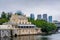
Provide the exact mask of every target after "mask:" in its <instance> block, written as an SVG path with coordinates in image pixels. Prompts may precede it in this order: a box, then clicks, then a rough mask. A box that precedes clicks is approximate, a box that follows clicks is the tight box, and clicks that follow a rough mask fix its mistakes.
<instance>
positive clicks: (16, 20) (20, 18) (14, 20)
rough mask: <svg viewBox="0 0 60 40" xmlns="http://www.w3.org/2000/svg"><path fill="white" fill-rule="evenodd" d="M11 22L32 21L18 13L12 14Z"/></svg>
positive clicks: (25, 22)
mask: <svg viewBox="0 0 60 40" xmlns="http://www.w3.org/2000/svg"><path fill="white" fill-rule="evenodd" d="M10 22H13V23H16V24H31V22H28V19H27V17H26V16H25V15H23V16H22V15H19V16H18V15H17V14H14V15H12V17H11V18H10Z"/></svg>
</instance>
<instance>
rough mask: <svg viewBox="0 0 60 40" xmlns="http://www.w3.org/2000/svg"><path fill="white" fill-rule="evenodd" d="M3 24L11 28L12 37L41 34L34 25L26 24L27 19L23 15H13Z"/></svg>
mask: <svg viewBox="0 0 60 40" xmlns="http://www.w3.org/2000/svg"><path fill="white" fill-rule="evenodd" d="M3 24H4V25H11V26H12V28H13V31H12V32H13V33H12V35H29V34H39V33H42V32H41V28H37V27H36V26H35V25H34V24H31V22H28V19H27V17H26V16H25V15H17V14H13V15H12V17H11V18H10V21H9V22H6V23H3ZM7 29H8V27H7ZM9 31H10V30H9ZM4 33H5V32H4ZM8 33H9V32H8ZM9 35H10V33H9Z"/></svg>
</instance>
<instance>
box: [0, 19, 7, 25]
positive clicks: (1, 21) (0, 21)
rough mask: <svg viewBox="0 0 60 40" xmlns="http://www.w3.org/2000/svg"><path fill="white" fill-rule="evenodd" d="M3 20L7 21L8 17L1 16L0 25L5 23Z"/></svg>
mask: <svg viewBox="0 0 60 40" xmlns="http://www.w3.org/2000/svg"><path fill="white" fill-rule="evenodd" d="M5 22H8V19H6V18H1V19H0V25H1V24H3V23H5Z"/></svg>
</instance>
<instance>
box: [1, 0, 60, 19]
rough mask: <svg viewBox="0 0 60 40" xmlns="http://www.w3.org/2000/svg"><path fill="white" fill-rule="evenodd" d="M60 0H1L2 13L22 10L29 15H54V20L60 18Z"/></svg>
mask: <svg viewBox="0 0 60 40" xmlns="http://www.w3.org/2000/svg"><path fill="white" fill-rule="evenodd" d="M59 4H60V0H0V13H1V12H2V11H5V12H13V13H14V12H16V11H17V10H21V11H22V12H23V13H24V14H26V15H27V16H29V15H30V13H34V14H35V17H36V16H37V15H38V14H48V16H50V15H52V16H53V20H60V18H59V17H60V5H59Z"/></svg>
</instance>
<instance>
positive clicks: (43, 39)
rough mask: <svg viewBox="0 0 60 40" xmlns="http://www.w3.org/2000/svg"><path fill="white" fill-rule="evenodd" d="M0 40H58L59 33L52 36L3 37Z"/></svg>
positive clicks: (59, 38) (59, 39)
mask: <svg viewBox="0 0 60 40" xmlns="http://www.w3.org/2000/svg"><path fill="white" fill-rule="evenodd" d="M0 40H60V33H57V34H52V35H44V36H42V35H30V36H19V37H13V38H10V37H4V38H0Z"/></svg>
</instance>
